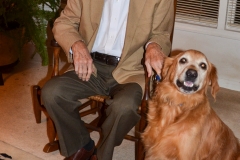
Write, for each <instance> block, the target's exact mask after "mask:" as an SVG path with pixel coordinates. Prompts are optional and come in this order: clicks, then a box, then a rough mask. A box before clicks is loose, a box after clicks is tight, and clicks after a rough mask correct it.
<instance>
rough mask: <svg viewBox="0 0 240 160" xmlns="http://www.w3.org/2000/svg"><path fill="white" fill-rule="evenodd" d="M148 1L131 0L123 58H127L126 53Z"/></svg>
mask: <svg viewBox="0 0 240 160" xmlns="http://www.w3.org/2000/svg"><path fill="white" fill-rule="evenodd" d="M146 1H147V0H130V4H129V13H128V20H127V28H126V36H125V42H124V47H123V51H122V55H121V59H125V58H127V57H126V55H127V53H128V51H129V48H130V46H131V42H132V39H133V36H134V33H135V32H134V31H135V30H136V27H137V25H138V21H139V18H140V16H141V13H142V10H143V7H144V5H145V3H146Z"/></svg>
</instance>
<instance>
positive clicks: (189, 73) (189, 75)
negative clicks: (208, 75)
mask: <svg viewBox="0 0 240 160" xmlns="http://www.w3.org/2000/svg"><path fill="white" fill-rule="evenodd" d="M186 76H187V78H197V76H198V73H197V71H196V70H193V69H189V70H187V72H186Z"/></svg>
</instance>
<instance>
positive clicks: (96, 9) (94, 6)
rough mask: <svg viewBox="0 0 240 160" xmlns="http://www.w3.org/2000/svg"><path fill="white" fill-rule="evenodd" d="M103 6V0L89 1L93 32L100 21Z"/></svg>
mask: <svg viewBox="0 0 240 160" xmlns="http://www.w3.org/2000/svg"><path fill="white" fill-rule="evenodd" d="M103 4H104V0H91V7H90V9H91V21H92V27H93V29H94V30H95V29H96V28H97V27H98V26H99V24H100V20H101V16H102V10H103Z"/></svg>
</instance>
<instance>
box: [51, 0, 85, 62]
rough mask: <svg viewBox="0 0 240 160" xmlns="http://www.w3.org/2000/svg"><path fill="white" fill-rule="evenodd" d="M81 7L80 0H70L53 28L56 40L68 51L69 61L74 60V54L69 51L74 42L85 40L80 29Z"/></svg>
mask: <svg viewBox="0 0 240 160" xmlns="http://www.w3.org/2000/svg"><path fill="white" fill-rule="evenodd" d="M81 8H82V7H81V4H80V1H79V0H71V1H68V2H67V5H66V6H65V8H64V10H63V11H62V12H61V14H60V16H59V17H58V18H57V19H56V20H55V22H54V25H53V29H52V31H53V35H54V38H55V40H56V41H57V42H58V44H59V45H60V46H61V47H62V49H63V50H64V52H65V53H66V55H67V57H68V61H69V62H72V54H70V53H69V51H70V49H71V46H72V45H73V43H74V42H76V41H79V40H82V41H84V40H83V38H82V37H81V35H80V34H79V31H78V27H79V23H80V17H81Z"/></svg>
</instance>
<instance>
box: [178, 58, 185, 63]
mask: <svg viewBox="0 0 240 160" xmlns="http://www.w3.org/2000/svg"><path fill="white" fill-rule="evenodd" d="M179 62H180V63H181V64H185V63H187V59H186V58H182V59H180V61H179Z"/></svg>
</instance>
